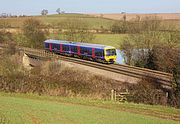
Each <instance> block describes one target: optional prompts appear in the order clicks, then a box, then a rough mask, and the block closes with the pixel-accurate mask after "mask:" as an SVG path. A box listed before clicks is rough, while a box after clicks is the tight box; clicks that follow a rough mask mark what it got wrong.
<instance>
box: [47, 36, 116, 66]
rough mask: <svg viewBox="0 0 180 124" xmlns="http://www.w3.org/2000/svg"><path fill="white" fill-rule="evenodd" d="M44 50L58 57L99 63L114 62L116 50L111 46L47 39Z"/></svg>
mask: <svg viewBox="0 0 180 124" xmlns="http://www.w3.org/2000/svg"><path fill="white" fill-rule="evenodd" d="M44 49H45V51H48V52H53V53H56V54H60V55H66V56H72V57H78V58H82V59H88V60H92V61H96V62H101V63H115V62H116V48H115V47H112V46H106V45H100V44H90V43H82V42H72V41H65V40H52V39H48V40H46V41H44Z"/></svg>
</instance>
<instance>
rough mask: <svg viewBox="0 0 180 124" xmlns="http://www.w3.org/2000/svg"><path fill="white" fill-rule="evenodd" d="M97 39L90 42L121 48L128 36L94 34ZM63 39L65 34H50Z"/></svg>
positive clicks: (52, 37) (51, 37) (53, 37)
mask: <svg viewBox="0 0 180 124" xmlns="http://www.w3.org/2000/svg"><path fill="white" fill-rule="evenodd" d="M94 36H95V39H93V40H92V41H91V42H90V43H94V44H103V45H108V46H113V47H115V48H120V44H121V43H122V42H123V40H124V39H125V38H126V36H127V34H94ZM57 37H58V39H61V40H63V37H64V36H63V34H58V35H57V34H50V39H57Z"/></svg>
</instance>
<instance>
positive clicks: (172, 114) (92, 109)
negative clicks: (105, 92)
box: [0, 92, 180, 124]
mask: <svg viewBox="0 0 180 124" xmlns="http://www.w3.org/2000/svg"><path fill="white" fill-rule="evenodd" d="M0 99H1V100H0V106H1V107H0V121H1V123H3V122H5V123H66V124H69V123H78V124H79V123H80V124H84V123H86V124H92V123H97V124H99V123H103V124H106V123H107V124H109V123H111V124H119V123H128V124H178V123H179V122H178V120H180V117H179V114H180V110H179V109H174V108H169V107H162V106H150V105H142V104H139V105H138V104H132V103H115V102H108V101H102V100H92V99H87V98H86V99H85V98H63V97H50V96H38V95H32V94H26V95H25V94H7V93H2V92H1V93H0Z"/></svg>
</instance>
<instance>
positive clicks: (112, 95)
mask: <svg viewBox="0 0 180 124" xmlns="http://www.w3.org/2000/svg"><path fill="white" fill-rule="evenodd" d="M111 100H112V101H113V100H114V90H113V89H112V90H111Z"/></svg>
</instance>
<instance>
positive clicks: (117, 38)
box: [92, 34, 127, 48]
mask: <svg viewBox="0 0 180 124" xmlns="http://www.w3.org/2000/svg"><path fill="white" fill-rule="evenodd" d="M126 36H127V35H126V34H95V39H94V40H93V41H92V43H97V44H104V45H109V46H114V47H116V48H119V47H120V44H121V43H122V42H123V40H124V38H125V37H126Z"/></svg>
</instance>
